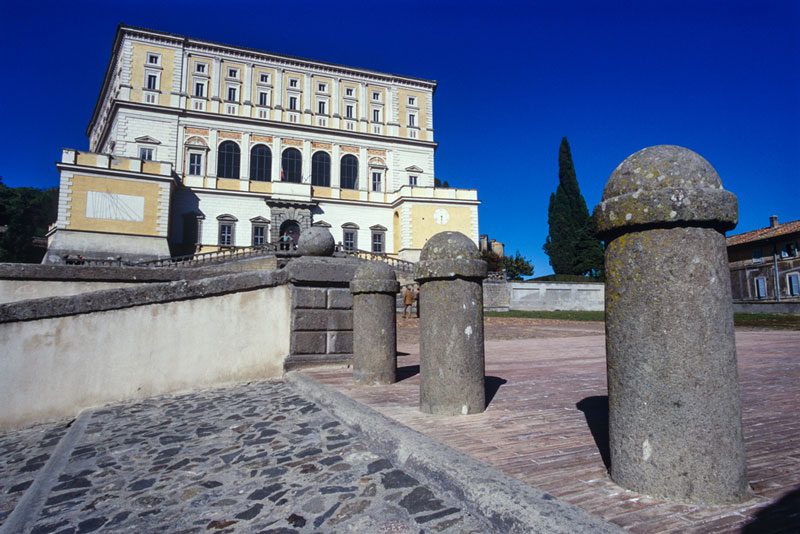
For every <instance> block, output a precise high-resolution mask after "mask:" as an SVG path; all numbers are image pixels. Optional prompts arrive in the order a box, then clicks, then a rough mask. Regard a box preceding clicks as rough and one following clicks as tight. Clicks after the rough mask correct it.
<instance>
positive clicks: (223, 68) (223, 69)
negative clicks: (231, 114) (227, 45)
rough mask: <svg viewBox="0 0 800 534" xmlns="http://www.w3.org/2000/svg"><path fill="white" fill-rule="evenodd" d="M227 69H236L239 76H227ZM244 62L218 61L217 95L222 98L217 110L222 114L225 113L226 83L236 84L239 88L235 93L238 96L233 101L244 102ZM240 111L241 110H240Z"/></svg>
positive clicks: (226, 99)
mask: <svg viewBox="0 0 800 534" xmlns="http://www.w3.org/2000/svg"><path fill="white" fill-rule="evenodd" d="M228 69H238V70H239V76H238V77H237V78H228ZM244 69H245V65H244V63H236V62H234V61H222V62H220V82H221V83H220V89H219V93H220V94H219V97H220V99H222V104H221V105H220V106H219V112H220V113H221V114H223V115H227V113H225V103H226V102H227V101H228V84H231V85H236V86H237V87H238V88H239V90H238V91H237V93H236V96H237V97H238V98H237V100H236V102H235V103H242V102H244V74H245V73H244ZM240 112H241V110H240Z"/></svg>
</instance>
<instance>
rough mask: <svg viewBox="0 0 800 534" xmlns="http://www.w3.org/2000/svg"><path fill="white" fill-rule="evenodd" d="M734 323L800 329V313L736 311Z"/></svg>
mask: <svg viewBox="0 0 800 534" xmlns="http://www.w3.org/2000/svg"><path fill="white" fill-rule="evenodd" d="M733 324H735V325H736V326H752V327H755V328H773V329H780V330H800V315H794V314H791V313H734V314H733Z"/></svg>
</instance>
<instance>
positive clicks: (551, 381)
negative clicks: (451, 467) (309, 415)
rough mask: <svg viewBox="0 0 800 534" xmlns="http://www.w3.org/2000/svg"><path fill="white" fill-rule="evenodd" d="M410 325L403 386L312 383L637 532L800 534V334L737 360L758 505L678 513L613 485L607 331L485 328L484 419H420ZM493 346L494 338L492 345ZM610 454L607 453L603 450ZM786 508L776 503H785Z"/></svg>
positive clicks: (746, 349)
mask: <svg viewBox="0 0 800 534" xmlns="http://www.w3.org/2000/svg"><path fill="white" fill-rule="evenodd" d="M413 325H414V322H413V321H401V322H400V331H399V339H401V340H403V342H402V343H401V344H400V345H399V347H398V348H399V350H400V351H401V354H402V353H407V355H402V356H401V357H400V358H399V359H398V366H399V367H400V377H401V379H402V380H401V381H400V382H399V383H397V384H394V385H391V386H373V387H355V386H354V385H353V383H352V381H351V379H350V374H349V370H335V371H332V370H315V371H310V372H309V373H310V374H311V375H312V376H314V377H315V378H317V379H319V380H321V381H323V382H325V383H328V384H331V385H333V386H335V387H336V388H337V389H338V390H340V391H342V392H344V393H346V394H347V395H349V396H351V397H352V398H354V399H355V400H358V401H360V402H363V403H365V404H367V405H369V406H371V407H373V408H375V409H376V410H378V411H379V412H381V413H383V414H384V415H386V416H388V417H391V418H394V419H396V420H397V421H400V422H401V423H403V424H405V425H408V426H409V427H411V428H414V429H416V430H418V431H420V432H422V433H424V434H427V435H428V436H431V437H433V438H435V439H437V440H439V441H441V442H443V443H445V444H447V445H450V446H452V447H454V448H456V449H458V450H461V451H463V452H465V453H467V454H470V455H471V456H473V457H475V458H477V459H479V460H481V461H483V462H485V463H487V464H489V465H492V466H494V467H496V468H498V469H500V470H501V471H503V472H505V473H506V474H509V475H511V476H514V477H516V478H518V479H520V480H522V481H523V482H526V483H528V484H530V485H533V486H536V487H538V488H540V489H543V490H545V491H548V492H550V493H552V494H553V495H555V496H557V497H559V498H561V499H563V500H565V501H567V502H570V503H572V504H576V505H578V506H580V507H582V508H584V509H586V510H587V511H589V512H591V513H594V514H597V515H599V516H601V517H603V518H604V519H607V520H609V521H611V522H613V523H616V524H617V525H620V526H622V527H624V528H626V529H628V530H630V531H632V532H642V533H644V532H647V533H651V532H679V531H681V532H704V533H705V532H731V531H736V530H738V529H740V528H742V527H745V531H747V532H782V531H786V532H797V531H798V530H800V486H798V484H800V419H798V418H797V416H796V413H795V411H794V410H795V408H796V406H797V405H798V403H800V393H798V392H799V391H800V389H799V388H798V382H800V332H798V331H742V332H738V333H737V351H738V356H739V372H740V382H741V391H742V405H743V423H744V432H745V440H746V447H747V457H748V476H749V479H750V482H751V485H752V487H753V490H754V497H753V499H751V500H750V501H748V502H745V503H742V504H739V505H733V506H714V507H700V506H694V505H686V504H676V503H670V502H667V501H663V500H658V499H653V498H649V497H647V496H645V495H641V494H637V493H634V492H631V491H626V490H624V489H622V488H620V487H619V486H617V485H615V484H614V483H613V482H611V480H610V479H609V477H608V474H607V471H606V468H605V465H604V458H603V455H601V453H600V451H599V448H598V443H601V444H602V443H607V432H608V430H607V397H606V393H607V392H606V381H605V357H604V338H603V336H602V335H592V332H586V330H590V331H591V330H592V329H594V330H595V334H596V333H597V332H601V331H602V327H599V328H598V323H594V325H592V323H571V324H566V323H565V324H564V326H563V328H565V329H573V330H574V331H575V334H576V335H577V336H580V337H547V333H546V331H547V330H548V329H551V330H553V329H555V330H558V331H559V332H558V333H557V334H554V336H563V335H564V330H563V329H562V328H559V327H555V328H554V325H542V324H541V323H540V322H535V321H532V322H531V325H532V326H533V328H532V329H531V335H530V336H529V337H531V338H534V337H535V339H505V340H503V339H497V338H502V337H511V338H516V337H517V336H518V331H517V330H518V325H516V326H515V327H514V328H511V329H508V335H507V336H506V335H504V333H503V328H504V327H503V326H502V325H499V324H494V325H489V324H487V342H486V354H487V365H486V373H487V376H488V377H493V378H488V379H487V384H488V387H489V389H490V391H491V390H493V389H496V394H495V395H494V398H493V399H492V400H491V403H490V405H489V407H488V409H487V411H486V412H485V413H484V414H480V415H471V416H467V417H451V418H450V417H441V416H430V415H424V414H421V413H420V412H419V411H418V410H417V404H418V401H419V376H418V375H417V374H416V373H417V372H418V367H417V364H418V362H419V354H418V347H417V345H416V344H415V343H414V341H415V332H414V326H413ZM492 338H495V339H492ZM606 446H607V445H606ZM776 503H777V504H776Z"/></svg>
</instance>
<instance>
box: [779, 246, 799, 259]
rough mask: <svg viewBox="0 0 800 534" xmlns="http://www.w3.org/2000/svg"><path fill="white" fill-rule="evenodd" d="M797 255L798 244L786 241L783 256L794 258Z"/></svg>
mask: <svg viewBox="0 0 800 534" xmlns="http://www.w3.org/2000/svg"><path fill="white" fill-rule="evenodd" d="M795 256H797V245H795V244H794V243H786V246H785V247H783V250H781V258H794V257H795Z"/></svg>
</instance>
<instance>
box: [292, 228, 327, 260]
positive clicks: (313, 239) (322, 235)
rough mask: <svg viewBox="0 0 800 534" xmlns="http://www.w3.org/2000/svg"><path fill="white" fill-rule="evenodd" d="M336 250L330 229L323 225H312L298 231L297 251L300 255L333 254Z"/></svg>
mask: <svg viewBox="0 0 800 534" xmlns="http://www.w3.org/2000/svg"><path fill="white" fill-rule="evenodd" d="M335 250H336V241H334V239H333V236H332V235H331V232H330V230H328V229H327V228H325V227H323V226H312V227H311V228H307V229H306V230H303V231H302V232H301V233H300V238H299V239H298V240H297V253H298V254H300V255H301V256H333V253H334V251H335Z"/></svg>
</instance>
